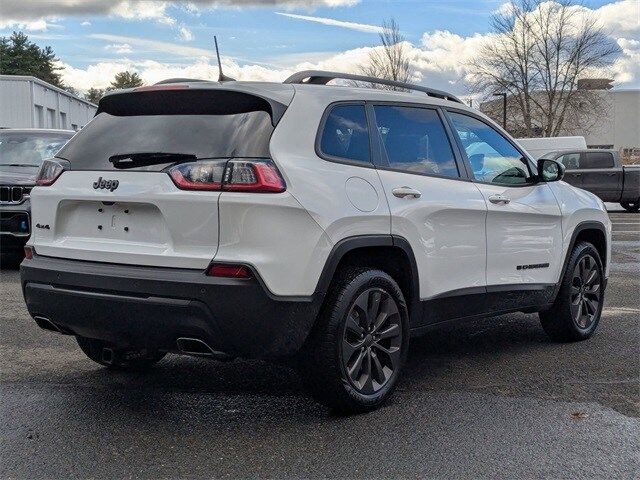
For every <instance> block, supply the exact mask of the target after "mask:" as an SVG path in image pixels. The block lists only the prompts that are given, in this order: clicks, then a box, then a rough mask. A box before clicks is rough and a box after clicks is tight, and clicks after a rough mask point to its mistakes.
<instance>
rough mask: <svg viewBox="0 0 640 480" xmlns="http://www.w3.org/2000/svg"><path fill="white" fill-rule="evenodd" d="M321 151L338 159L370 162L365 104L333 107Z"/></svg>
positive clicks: (325, 126) (321, 141)
mask: <svg viewBox="0 0 640 480" xmlns="http://www.w3.org/2000/svg"><path fill="white" fill-rule="evenodd" d="M320 151H321V152H322V153H323V154H324V155H327V156H329V157H335V158H337V159H344V160H347V161H351V162H358V163H366V164H368V163H370V156H369V131H368V129H367V116H366V114H365V110H364V105H337V106H335V107H333V108H332V109H331V112H330V113H329V115H328V116H327V119H326V121H325V123H324V127H323V130H322V137H321V138H320Z"/></svg>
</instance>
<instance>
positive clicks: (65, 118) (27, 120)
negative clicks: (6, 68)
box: [0, 75, 98, 130]
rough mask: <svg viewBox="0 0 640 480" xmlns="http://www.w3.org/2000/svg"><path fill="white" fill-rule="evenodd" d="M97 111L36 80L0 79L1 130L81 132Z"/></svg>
mask: <svg viewBox="0 0 640 480" xmlns="http://www.w3.org/2000/svg"><path fill="white" fill-rule="evenodd" d="M97 108H98V107H97V106H96V105H94V104H93V103H91V102H87V101H86V100H83V99H82V98H79V97H77V96H75V95H73V94H71V93H69V92H66V91H64V90H62V89H61V88H58V87H56V86H53V85H51V84H49V83H47V82H43V81H42V80H39V79H37V78H35V77H27V76H21V75H0V128H60V129H64V130H79V129H80V128H82V127H84V126H85V125H86V124H87V122H88V121H89V120H91V119H92V118H93V116H94V115H95V113H96V110H97Z"/></svg>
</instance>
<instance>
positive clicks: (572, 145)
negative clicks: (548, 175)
mask: <svg viewBox="0 0 640 480" xmlns="http://www.w3.org/2000/svg"><path fill="white" fill-rule="evenodd" d="M516 141H517V142H518V143H519V144H520V146H521V147H522V148H524V149H525V150H526V151H527V153H528V154H529V155H531V156H532V157H533V158H534V159H538V158H542V156H543V155H545V154H547V153H550V152H567V151H574V150H582V149H586V148H587V141H586V140H585V138H584V137H579V136H574V137H533V138H517V139H516Z"/></svg>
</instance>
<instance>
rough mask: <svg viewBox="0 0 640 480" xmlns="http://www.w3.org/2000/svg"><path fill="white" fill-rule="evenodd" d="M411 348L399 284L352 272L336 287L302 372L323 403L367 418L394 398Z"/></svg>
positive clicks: (343, 272) (306, 350)
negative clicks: (391, 396) (365, 414)
mask: <svg viewBox="0 0 640 480" xmlns="http://www.w3.org/2000/svg"><path fill="white" fill-rule="evenodd" d="M371 319H374V320H376V321H373V322H372V321H371ZM408 346H409V315H408V311H407V305H406V302H405V299H404V296H403V294H402V291H401V290H400V287H399V286H398V284H397V283H396V282H395V281H394V280H393V279H392V278H391V277H390V276H389V275H387V274H386V273H385V272H383V271H380V270H373V269H368V268H355V267H348V268H345V269H342V270H341V271H340V272H338V274H337V275H336V278H335V279H334V281H333V282H332V284H331V290H330V293H329V294H328V296H327V298H326V300H325V304H324V305H323V308H322V310H321V313H320V315H319V316H318V319H317V321H316V324H315V325H314V328H313V330H312V332H311V334H310V335H309V338H308V339H307V342H306V343H305V345H304V347H303V349H302V351H301V354H300V359H299V362H298V369H299V373H300V376H301V378H302V381H303V383H304V384H305V386H306V387H307V389H308V390H309V392H310V393H311V395H312V396H313V398H314V399H315V400H317V401H318V402H319V403H321V404H323V405H326V406H327V407H329V408H331V409H333V410H334V411H336V412H339V413H343V414H351V413H363V412H367V411H371V410H374V409H376V408H378V407H379V406H380V405H382V404H383V403H384V402H385V401H386V400H387V398H389V396H390V395H391V394H392V392H393V390H394V389H395V386H396V383H397V381H398V378H399V376H400V372H401V370H402V366H403V364H404V362H405V359H406V356H407V349H408ZM349 372H351V374H350V373H349Z"/></svg>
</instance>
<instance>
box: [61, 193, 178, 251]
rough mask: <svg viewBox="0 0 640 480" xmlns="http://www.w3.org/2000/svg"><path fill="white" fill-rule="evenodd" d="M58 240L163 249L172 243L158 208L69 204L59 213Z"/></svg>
mask: <svg viewBox="0 0 640 480" xmlns="http://www.w3.org/2000/svg"><path fill="white" fill-rule="evenodd" d="M58 213H59V215H58V219H59V223H58V224H57V226H58V228H57V229H56V230H57V232H56V237H57V238H58V239H76V238H78V239H80V238H86V239H92V240H104V241H118V242H135V243H145V244H155V245H163V244H166V243H167V242H168V241H169V235H168V231H167V228H166V225H165V222H164V219H163V216H162V213H161V212H160V210H159V209H158V207H156V206H155V205H151V204H148V203H133V202H99V201H66V202H61V204H60V207H59V209H58Z"/></svg>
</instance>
